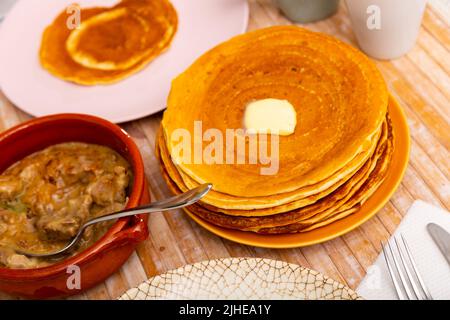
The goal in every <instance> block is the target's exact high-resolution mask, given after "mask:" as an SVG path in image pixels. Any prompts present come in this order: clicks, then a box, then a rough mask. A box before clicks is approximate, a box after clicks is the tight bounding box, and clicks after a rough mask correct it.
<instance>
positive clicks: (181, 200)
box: [15, 183, 212, 258]
mask: <svg viewBox="0 0 450 320" xmlns="http://www.w3.org/2000/svg"><path fill="white" fill-rule="evenodd" d="M211 188H212V184H210V183H208V184H203V185H201V186H198V187H197V188H195V189H192V190H189V191H188V192H185V193H182V194H179V195H177V196H174V197H171V198H168V199H164V200H161V201H156V202H153V203H151V204H149V205H146V206H142V207H138V208H132V209H127V210H122V211H118V212H114V213H111V214H107V215H104V216H101V217H98V218H93V219H91V220H88V221H87V222H86V223H85V224H84V225H82V226H81V228H80V230H79V231H78V233H77V235H76V236H75V237H74V238H73V239H72V240H71V241H70V242H69V243H68V244H67V245H66V246H65V247H64V248H62V249H60V250H58V251H54V252H49V253H36V252H26V251H23V250H21V249H15V251H16V252H17V253H19V254H22V255H25V256H28V257H37V258H46V257H47V258H48V257H52V256H57V255H61V254H63V253H66V252H68V251H69V250H70V249H73V248H74V246H75V245H76V244H77V243H78V241H79V240H80V238H81V236H82V235H83V232H84V230H85V229H86V228H87V227H89V226H91V225H93V224H96V223H99V222H103V221H109V220H115V219H119V218H123V217H128V216H134V215H137V214H147V213H152V212H161V211H168V210H173V209H179V208H183V207H186V206H189V205H191V204H193V203H195V202H197V201H198V200H200V199H201V198H203V196H204V195H206V194H207V193H208V192H209V190H211Z"/></svg>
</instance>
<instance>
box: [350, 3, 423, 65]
mask: <svg viewBox="0 0 450 320" xmlns="http://www.w3.org/2000/svg"><path fill="white" fill-rule="evenodd" d="M426 3H427V0H346V4H347V8H348V11H349V13H350V19H351V20H352V25H353V31H354V33H355V35H356V38H357V39H358V43H359V46H360V47H361V49H362V50H363V51H364V52H365V53H367V54H368V55H369V56H371V57H374V58H377V59H382V60H389V59H395V58H398V57H400V56H402V55H404V54H406V53H407V52H408V51H409V50H411V49H412V48H413V47H414V44H415V42H416V39H417V35H418V33H419V28H420V24H421V22H422V17H423V13H424V11H425V6H426Z"/></svg>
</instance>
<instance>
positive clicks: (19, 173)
mask: <svg viewBox="0 0 450 320" xmlns="http://www.w3.org/2000/svg"><path fill="white" fill-rule="evenodd" d="M131 181H132V172H131V168H130V165H129V164H128V163H127V162H126V160H125V159H123V158H122V157H121V156H120V155H119V154H118V153H116V152H115V151H114V150H112V149H109V148H107V147H104V146H98V145H92V144H85V143H77V142H73V143H63V144H59V145H54V146H51V147H49V148H47V149H45V150H42V151H39V152H37V153H34V154H32V155H30V156H28V157H26V158H24V159H23V160H21V161H19V162H17V163H15V164H14V165H12V166H11V167H10V168H8V169H7V170H6V171H5V172H4V173H3V174H1V175H0V267H7V268H37V267H43V266H46V265H49V264H52V263H55V262H57V261H58V260H56V261H55V259H43V258H29V257H26V256H23V255H20V254H18V253H17V252H16V250H18V249H23V250H24V251H28V252H30V251H31V252H52V251H55V250H57V249H60V248H62V247H64V245H65V244H66V243H67V242H68V241H69V240H70V239H71V238H73V237H74V236H75V235H76V233H77V232H78V230H79V228H80V227H81V226H82V225H83V224H84V223H85V222H86V221H87V220H88V219H90V218H93V217H98V216H102V215H105V214H108V213H111V212H114V211H119V210H122V209H123V208H124V207H125V205H126V203H127V200H128V198H127V191H128V190H129V187H130V184H131ZM110 226H111V222H109V223H108V222H105V223H99V224H96V225H93V226H90V227H88V228H87V229H86V231H85V232H84V234H83V238H82V241H81V242H80V244H79V245H78V248H77V250H76V252H80V251H82V250H84V249H85V248H87V247H88V246H90V245H91V244H93V243H94V242H95V241H96V240H98V239H99V238H100V237H101V236H102V235H103V234H104V233H105V232H106V231H107V229H108V228H109V227H110ZM76 252H75V253H76ZM72 254H74V253H72ZM59 259H61V258H59Z"/></svg>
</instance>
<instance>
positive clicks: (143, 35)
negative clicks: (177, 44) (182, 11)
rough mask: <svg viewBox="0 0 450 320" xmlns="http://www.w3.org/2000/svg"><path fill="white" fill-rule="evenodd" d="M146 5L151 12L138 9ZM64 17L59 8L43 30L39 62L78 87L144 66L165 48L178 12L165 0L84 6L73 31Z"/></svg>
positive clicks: (117, 77) (115, 78)
mask: <svg viewBox="0 0 450 320" xmlns="http://www.w3.org/2000/svg"><path fill="white" fill-rule="evenodd" d="M127 6H128V7H127ZM146 7H149V8H151V9H152V11H151V12H152V14H153V15H149V12H148V11H146V10H144V9H141V8H146ZM67 17H68V16H67V13H66V12H65V11H63V12H61V13H60V14H59V16H58V17H57V18H56V19H55V20H54V21H53V23H52V24H51V25H50V26H48V27H47V28H46V30H45V31H44V34H43V37H42V43H41V49H40V53H39V55H40V61H41V65H42V66H43V67H44V68H45V69H47V70H48V71H49V72H50V73H51V74H53V75H54V76H56V77H59V78H61V79H64V80H67V81H72V82H75V83H78V84H82V85H95V84H111V83H115V82H117V81H120V80H122V79H124V78H126V77H128V76H130V75H132V74H134V73H136V72H138V71H140V70H142V69H143V68H144V67H145V66H146V65H147V64H148V63H149V62H150V61H152V60H153V59H154V58H155V57H156V56H157V55H158V54H160V53H161V52H162V51H163V50H164V49H166V48H167V47H168V46H169V44H170V42H171V40H172V38H173V36H174V35H175V32H176V29H177V16H176V11H175V9H174V8H173V7H172V6H171V5H170V3H168V2H167V1H166V0H158V1H147V0H142V1H137V0H127V1H123V2H120V3H119V4H118V5H117V6H116V7H113V8H100V7H97V8H86V9H85V8H83V9H81V21H82V23H81V26H80V28H79V29H78V30H77V29H75V30H74V31H72V30H70V29H69V28H67V25H66V22H67ZM139 26H142V28H140V27H139ZM68 50H69V51H70V52H69V51H68Z"/></svg>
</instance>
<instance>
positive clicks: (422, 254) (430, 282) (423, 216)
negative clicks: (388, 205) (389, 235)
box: [356, 200, 450, 300]
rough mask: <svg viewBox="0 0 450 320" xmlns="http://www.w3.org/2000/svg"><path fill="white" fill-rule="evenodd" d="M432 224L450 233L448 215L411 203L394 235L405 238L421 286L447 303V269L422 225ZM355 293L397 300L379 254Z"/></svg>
mask: <svg viewBox="0 0 450 320" xmlns="http://www.w3.org/2000/svg"><path fill="white" fill-rule="evenodd" d="M430 222H434V223H436V224H438V225H440V226H441V227H443V228H444V229H445V230H447V231H449V232H450V214H449V213H448V212H447V211H445V210H443V209H441V208H437V207H435V206H432V205H430V204H428V203H426V202H423V201H420V200H418V201H415V202H414V203H413V205H412V206H411V208H410V209H409V210H408V213H407V214H406V216H405V217H404V218H403V220H402V222H401V223H400V225H399V227H398V228H397V230H396V231H395V233H394V235H395V236H399V235H400V233H401V234H403V236H404V237H405V238H406V240H407V242H408V245H409V247H410V249H411V252H412V255H413V257H414V260H415V261H416V263H417V267H418V269H419V271H420V274H421V275H422V277H423V279H424V282H425V284H426V285H427V287H428V289H429V290H430V293H431V295H432V296H433V298H434V299H450V266H449V265H448V263H447V261H446V260H445V258H444V256H443V255H442V253H441V252H440V251H439V249H438V247H437V246H436V244H435V243H434V241H433V239H432V238H431V236H430V235H429V233H428V231H427V229H426V225H427V224H428V223H430ZM356 291H357V292H358V293H359V295H361V296H362V297H363V298H364V299H369V300H393V299H398V298H397V295H396V293H395V288H394V286H393V284H392V282H391V278H390V276H389V273H388V270H387V267H386V262H385V260H384V256H383V253H381V254H380V255H379V256H378V258H377V260H376V261H375V263H374V265H372V266H371V267H370V268H369V269H368V270H367V275H366V277H365V278H364V279H363V280H362V282H361V284H360V285H359V287H358V289H356Z"/></svg>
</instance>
